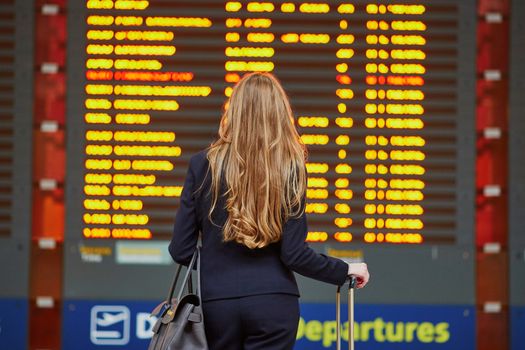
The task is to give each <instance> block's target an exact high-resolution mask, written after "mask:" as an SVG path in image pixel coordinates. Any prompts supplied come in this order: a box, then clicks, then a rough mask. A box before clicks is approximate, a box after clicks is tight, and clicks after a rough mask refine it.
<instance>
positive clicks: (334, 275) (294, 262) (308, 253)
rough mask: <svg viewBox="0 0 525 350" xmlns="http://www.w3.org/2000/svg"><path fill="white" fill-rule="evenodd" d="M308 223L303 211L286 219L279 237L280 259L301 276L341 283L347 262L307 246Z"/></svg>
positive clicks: (345, 275)
mask: <svg viewBox="0 0 525 350" xmlns="http://www.w3.org/2000/svg"><path fill="white" fill-rule="evenodd" d="M307 233H308V224H307V222H306V214H305V213H304V211H303V213H302V214H301V215H300V216H298V217H295V218H290V219H288V220H287V221H286V223H285V225H284V229H283V234H282V238H281V260H282V261H283V263H284V264H285V265H286V266H287V267H288V268H289V269H291V270H292V271H295V272H297V273H299V274H301V275H303V276H306V277H310V278H313V279H316V280H319V281H322V282H326V283H331V284H335V285H343V284H344V283H345V281H346V278H347V276H348V264H347V263H345V262H344V261H342V260H340V259H336V258H332V257H329V256H326V255H324V254H319V253H317V252H316V251H314V250H313V249H312V248H310V247H309V246H308V243H307V242H306V241H305V240H306V235H307Z"/></svg>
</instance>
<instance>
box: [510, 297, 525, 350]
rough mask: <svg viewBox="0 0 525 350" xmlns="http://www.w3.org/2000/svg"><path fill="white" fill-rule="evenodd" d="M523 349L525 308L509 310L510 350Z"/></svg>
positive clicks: (515, 307) (524, 340)
mask: <svg viewBox="0 0 525 350" xmlns="http://www.w3.org/2000/svg"><path fill="white" fill-rule="evenodd" d="M524 347H525V306H520V307H518V306H514V307H511V308H510V348H511V349H512V350H522V349H523V348H524Z"/></svg>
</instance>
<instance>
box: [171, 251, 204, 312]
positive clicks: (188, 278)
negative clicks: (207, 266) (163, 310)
mask: <svg viewBox="0 0 525 350" xmlns="http://www.w3.org/2000/svg"><path fill="white" fill-rule="evenodd" d="M195 264H197V276H198V281H197V293H198V295H199V296H200V248H199V247H197V248H196V249H195V252H194V253H193V256H192V257H191V261H190V263H189V264H188V268H187V270H186V274H185V276H184V279H183V282H182V285H181V286H180V289H179V291H178V292H177V299H176V300H177V301H179V300H180V299H181V297H182V293H183V291H184V287H185V286H186V285H187V286H188V293H193V283H192V280H191V272H192V270H193V268H194V267H195ZM181 270H182V264H179V267H178V268H177V272H176V273H175V278H174V279H173V282H172V284H171V287H170V291H169V293H168V298H167V299H166V304H168V305H171V301H172V299H173V294H175V288H176V287H177V282H178V280H179V276H180V273H181Z"/></svg>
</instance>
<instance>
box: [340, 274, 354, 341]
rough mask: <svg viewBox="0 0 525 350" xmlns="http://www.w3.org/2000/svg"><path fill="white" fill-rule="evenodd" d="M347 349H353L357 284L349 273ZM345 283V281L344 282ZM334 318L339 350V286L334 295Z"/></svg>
mask: <svg viewBox="0 0 525 350" xmlns="http://www.w3.org/2000/svg"><path fill="white" fill-rule="evenodd" d="M347 282H348V349H349V350H354V289H355V286H356V284H357V278H356V277H355V276H353V275H350V276H349V278H348V280H347ZM345 284H346V283H345ZM335 304H336V311H335V320H336V323H337V328H336V335H337V343H336V347H337V350H341V286H337V293H336V295H335Z"/></svg>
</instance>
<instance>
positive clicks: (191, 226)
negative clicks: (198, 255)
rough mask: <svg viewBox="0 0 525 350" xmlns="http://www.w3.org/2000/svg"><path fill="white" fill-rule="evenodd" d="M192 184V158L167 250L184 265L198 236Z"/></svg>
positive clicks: (193, 180)
mask: <svg viewBox="0 0 525 350" xmlns="http://www.w3.org/2000/svg"><path fill="white" fill-rule="evenodd" d="M194 184H195V174H194V172H193V169H192V160H190V164H189V167H188V172H187V173H186V179H185V180H184V187H183V189H182V193H181V196H180V206H179V210H178V211H177V214H176V215H175V225H174V227H173V236H172V238H171V242H170V245H169V252H170V254H171V257H172V258H173V260H175V261H176V262H177V263H179V264H184V265H188V264H189V262H190V260H191V257H192V255H193V252H194V251H195V248H196V246H197V240H198V237H199V229H198V223H197V213H196V207H195V196H194V192H195V188H194V187H195V186H194Z"/></svg>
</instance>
